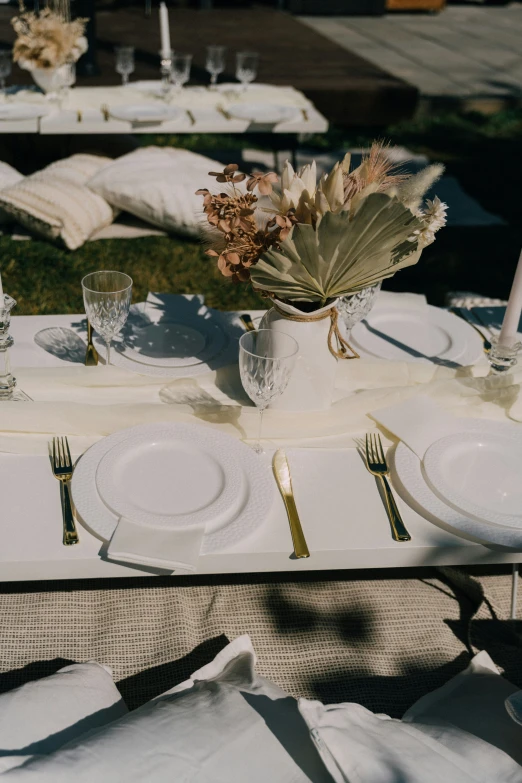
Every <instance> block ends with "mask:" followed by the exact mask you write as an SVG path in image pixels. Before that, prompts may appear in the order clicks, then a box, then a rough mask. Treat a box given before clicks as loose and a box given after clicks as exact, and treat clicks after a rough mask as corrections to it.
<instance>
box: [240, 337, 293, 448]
mask: <svg viewBox="0 0 522 783" xmlns="http://www.w3.org/2000/svg"><path fill="white" fill-rule="evenodd" d="M298 352H299V345H298V344H297V342H296V340H294V338H293V337H291V336H290V335H289V334H286V333H285V332H279V331H277V330H275V329H259V330H257V331H255V332H245V334H244V335H242V337H241V339H240V340H239V373H240V375H241V383H242V384H243V388H244V390H245V391H246V393H247V394H248V396H249V397H250V399H251V400H252V402H254V403H255V405H256V406H257V408H258V410H259V429H258V436H257V442H256V444H255V446H254V451H256V452H257V453H258V454H262V453H263V449H262V448H261V428H262V425H263V413H264V412H265V410H266V408H267V407H268V406H269V405H270V403H271V402H272V401H273V400H274V399H275V398H276V397H279V396H280V395H281V394H282V393H283V392H284V390H285V389H286V387H287V386H288V381H289V380H290V376H291V375H292V372H293V370H294V366H295V362H296V360H297V354H298Z"/></svg>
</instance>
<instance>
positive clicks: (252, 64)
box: [236, 52, 259, 92]
mask: <svg viewBox="0 0 522 783" xmlns="http://www.w3.org/2000/svg"><path fill="white" fill-rule="evenodd" d="M258 64H259V55H258V53H257V52H237V53H236V79H237V80H238V81H240V82H241V84H242V85H243V92H245V91H246V89H247V87H248V85H249V84H250V82H253V81H254V79H255V78H256V76H257V66H258Z"/></svg>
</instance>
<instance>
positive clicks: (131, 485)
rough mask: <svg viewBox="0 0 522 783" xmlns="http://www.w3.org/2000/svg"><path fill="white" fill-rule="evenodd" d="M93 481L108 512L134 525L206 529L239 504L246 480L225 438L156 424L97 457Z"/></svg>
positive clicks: (134, 432)
mask: <svg viewBox="0 0 522 783" xmlns="http://www.w3.org/2000/svg"><path fill="white" fill-rule="evenodd" d="M96 486H97V489H98V493H99V495H100V497H101V498H102V500H103V501H104V502H105V504H106V505H107V506H108V507H109V508H110V509H111V511H113V512H114V513H115V514H117V515H118V516H120V517H126V518H127V519H131V520H132V521H133V522H137V523H138V524H140V525H152V526H153V527H165V528H169V529H177V528H186V527H191V526H193V525H204V526H205V529H207V530H208V531H209V532H212V531H214V530H217V529H219V527H221V526H222V525H223V524H226V522H227V521H228V520H229V519H232V518H233V517H234V515H235V514H236V513H237V511H238V510H239V508H240V506H241V505H243V503H244V496H245V491H246V479H245V477H244V475H243V470H242V467H241V463H240V462H239V460H238V457H237V452H236V450H235V449H231V444H230V438H228V437H226V438H209V437H208V433H207V432H206V431H205V430H204V429H203V428H202V427H196V426H193V425H190V424H189V425H186V424H181V425H180V424H156V425H147V426H145V427H141V428H140V427H137V428H134V429H133V430H130V431H128V437H127V438H126V439H125V440H124V441H122V442H121V443H118V444H116V445H115V446H113V448H112V449H110V451H108V452H107V453H106V454H105V455H104V457H102V459H101V460H100V463H99V465H98V469H97V471H96Z"/></svg>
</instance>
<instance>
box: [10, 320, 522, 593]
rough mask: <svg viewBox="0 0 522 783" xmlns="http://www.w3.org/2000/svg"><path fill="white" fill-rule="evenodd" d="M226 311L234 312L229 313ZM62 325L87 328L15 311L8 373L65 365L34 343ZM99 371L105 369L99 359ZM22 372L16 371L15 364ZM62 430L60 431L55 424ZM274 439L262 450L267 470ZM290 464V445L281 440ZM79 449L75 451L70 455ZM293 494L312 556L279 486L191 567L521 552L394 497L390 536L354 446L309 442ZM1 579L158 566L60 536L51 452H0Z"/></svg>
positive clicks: (388, 562) (293, 567) (295, 567)
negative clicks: (396, 530)
mask: <svg viewBox="0 0 522 783" xmlns="http://www.w3.org/2000/svg"><path fill="white" fill-rule="evenodd" d="M230 317H231V318H232V319H234V318H236V316H235V315H234V316H233V315H231V316H230ZM49 327H63V328H66V329H72V330H74V331H76V332H77V333H78V334H79V335H81V337H82V338H84V337H85V333H84V328H85V316H84V315H80V314H79V315H50V316H15V317H13V319H12V329H11V333H12V335H13V338H14V348H13V349H12V350H11V361H12V367H13V373H14V374H15V375H16V370H17V368H28V367H32V368H38V367H42V368H44V367H58V366H65V365H69V366H70V364H71V363H70V362H69V361H65V360H64V359H61V358H59V357H58V356H56V355H53V354H52V353H49V352H48V351H46V350H44V349H43V348H41V347H39V346H38V345H37V343H36V342H35V335H37V334H38V333H39V332H40V331H41V330H43V329H46V328H49ZM97 369H98V371H99V372H100V373H103V372H104V366H103V365H99V366H98V368H97ZM22 375H23V373H22ZM2 404H3V405H30V404H31V403H30V402H28V403H24V402H4V403H0V405H2ZM56 434H66V433H56ZM273 453H274V448H270V444H269V443H268V444H267V453H266V454H265V455H264V457H261V458H260V469H263V470H270V462H271V456H272V455H273ZM287 454H288V457H289V461H290V466H291V468H292V449H288V450H287ZM76 456H79V455H76ZM293 481H294V491H295V497H296V503H297V506H298V509H299V514H300V517H301V522H302V525H303V529H304V532H305V535H306V538H307V541H308V546H309V549H310V552H311V556H310V557H309V558H308V559H300V560H297V559H295V557H294V556H293V549H292V542H291V537H290V531H289V526H288V521H287V516H286V512H285V508H284V505H283V502H282V499H281V497H280V496H279V493H278V492H274V501H273V505H272V509H271V512H270V514H269V516H268V518H267V519H266V522H265V523H264V524H263V525H262V526H261V528H260V529H258V530H257V531H256V532H255V533H253V534H251V535H250V536H249V537H248V538H246V539H244V540H243V541H242V542H240V543H237V544H236V545H235V546H233V547H231V548H230V549H228V550H227V551H221V552H218V553H215V554H208V555H202V556H201V557H200V559H199V563H198V569H197V574H198V575H199V574H237V573H254V572H283V571H285V572H301V571H315V570H335V569H363V568H364V569H366V568H409V567H418V566H441V565H454V566H456V565H486V564H501V563H519V562H521V561H522V553H521V552H516V551H511V550H507V549H501V548H494V547H492V546H484V545H482V544H479V543H476V542H474V541H470V540H466V539H465V538H462V537H460V536H457V535H454V534H453V533H451V532H449V530H447V529H444V528H443V527H442V526H439V525H437V524H434V523H433V522H430V521H428V520H427V519H425V518H424V517H423V516H421V515H420V514H418V513H417V512H416V511H415V510H413V508H411V507H410V506H409V505H407V504H406V503H405V502H404V501H403V500H402V499H401V498H400V497H398V503H399V507H400V510H401V513H402V515H403V519H404V522H405V524H406V526H407V528H408V530H409V532H410V533H411V537H412V538H411V541H409V542H401V543H397V542H395V541H393V540H392V538H391V534H390V526H389V522H388V519H387V515H386V511H385V508H384V505H383V502H382V499H381V496H380V494H379V492H378V490H377V486H376V483H375V479H374V478H373V477H372V476H371V475H370V474H369V473H368V472H367V470H366V467H365V465H364V463H363V461H362V458H361V456H360V455H359V453H358V450H357V449H356V448H307V449H304V450H301V451H300V455H299V470H298V471H296V472H295V473H293ZM0 507H1V513H0V537H1V541H2V546H1V547H0V581H17V580H54V579H73V578H74V579H76V578H80V579H87V578H104V577H128V576H138V575H143V576H147V575H150V574H151V573H165V572H159V571H156V570H153V569H145V568H143V567H141V566H136V567H133V566H131V565H123V564H120V563H116V562H111V561H109V560H107V559H106V557H105V550H106V544H105V543H104V542H102V541H101V540H100V539H98V538H96V537H95V536H94V535H92V534H91V533H90V532H89V531H88V530H87V529H86V528H85V527H83V526H82V525H80V526H79V535H80V543H79V544H78V545H76V546H73V547H65V546H63V545H62V514H61V504H60V493H59V486H58V482H57V481H56V480H55V478H54V477H53V475H52V472H51V467H50V462H49V459H48V457H45V456H39V455H33V454H13V453H0Z"/></svg>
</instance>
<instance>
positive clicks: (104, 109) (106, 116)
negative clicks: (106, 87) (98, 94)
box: [100, 103, 110, 122]
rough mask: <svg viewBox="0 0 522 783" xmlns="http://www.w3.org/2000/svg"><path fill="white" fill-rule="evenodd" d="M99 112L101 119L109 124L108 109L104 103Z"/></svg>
mask: <svg viewBox="0 0 522 783" xmlns="http://www.w3.org/2000/svg"><path fill="white" fill-rule="evenodd" d="M100 111H101V113H102V114H103V119H104V120H105V122H109V118H110V112H109V107H108V106H107V104H106V103H102V105H101V106H100Z"/></svg>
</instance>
